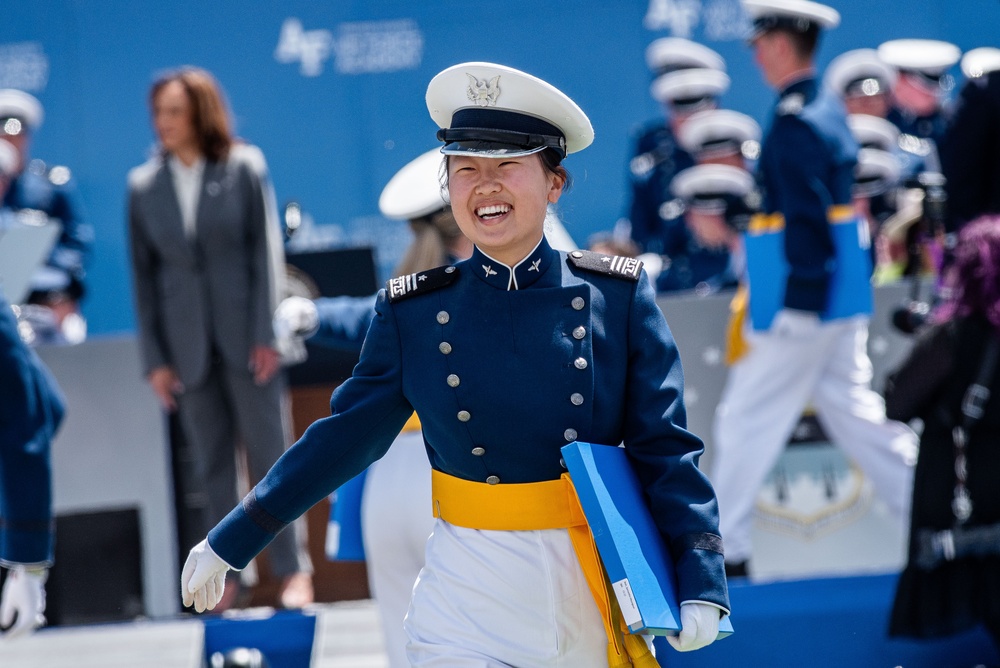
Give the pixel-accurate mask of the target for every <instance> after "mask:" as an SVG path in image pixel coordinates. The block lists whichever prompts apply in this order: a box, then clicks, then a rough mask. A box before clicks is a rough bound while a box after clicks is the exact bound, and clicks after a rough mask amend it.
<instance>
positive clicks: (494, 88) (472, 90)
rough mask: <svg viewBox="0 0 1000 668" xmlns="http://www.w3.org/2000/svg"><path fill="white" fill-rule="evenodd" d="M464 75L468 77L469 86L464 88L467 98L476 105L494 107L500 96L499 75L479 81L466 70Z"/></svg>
mask: <svg viewBox="0 0 1000 668" xmlns="http://www.w3.org/2000/svg"><path fill="white" fill-rule="evenodd" d="M465 75H466V76H467V77H469V87H468V88H467V89H465V92H466V95H468V96H469V99H470V100H471V101H472V102H473V103H475V104H476V106H478V107H495V106H496V104H497V98H498V97H500V75H499V74H498V75H496V76H495V77H493V78H492V79H490V80H489V81H480V80H479V79H477V78H476V77H474V76H472V75H471V74H469V73H468V72H466V73H465Z"/></svg>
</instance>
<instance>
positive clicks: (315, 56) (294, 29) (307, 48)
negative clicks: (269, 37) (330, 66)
mask: <svg viewBox="0 0 1000 668" xmlns="http://www.w3.org/2000/svg"><path fill="white" fill-rule="evenodd" d="M332 46H333V33H331V32H330V31H329V30H303V29H302V22H301V21H299V20H298V19H296V18H288V19H285V22H284V23H283V24H282V25H281V37H280V38H279V39H278V47H277V48H276V49H275V50H274V59H275V60H277V61H278V62H279V63H294V62H295V61H299V72H301V73H302V76H306V77H315V76H319V75H320V74H321V73H322V72H323V63H325V62H326V59H327V58H329V57H330V49H331V47H332Z"/></svg>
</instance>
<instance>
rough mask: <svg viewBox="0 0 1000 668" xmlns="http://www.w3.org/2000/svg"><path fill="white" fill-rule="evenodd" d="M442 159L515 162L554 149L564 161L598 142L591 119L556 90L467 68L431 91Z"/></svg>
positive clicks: (500, 69) (501, 71)
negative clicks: (446, 156)
mask: <svg viewBox="0 0 1000 668" xmlns="http://www.w3.org/2000/svg"><path fill="white" fill-rule="evenodd" d="M426 100H427V109H428V111H430V114H431V118H432V119H434V122H435V123H437V124H438V127H440V128H441V130H439V131H438V133H437V136H438V139H440V140H442V141H444V142H445V145H444V147H443V148H442V149H441V152H442V153H445V154H449V155H456V154H475V155H480V156H484V157H495V158H502V157H513V156H519V155H528V154H531V153H537V152H538V151H541V150H543V149H545V148H554V149H556V150H557V151H559V152H560V154H561V155H562V156H564V157H565V156H566V155H567V154H569V153H575V152H576V151H580V150H582V149H584V148H586V147H587V146H589V145H590V144H591V142H593V141H594V128H593V127H592V126H591V124H590V119H588V118H587V115H586V114H585V113H583V110H582V109H580V107H578V106H577V104H576V103H575V102H573V100H571V99H570V98H569V97H567V96H566V95H565V94H564V93H563V92H562V91H560V90H559V89H557V88H555V87H554V86H552V85H551V84H548V83H546V82H545V81H542V80H541V79H539V78H537V77H534V76H532V75H530V74H527V73H525V72H521V71H520V70H516V69H514V68H512V67H507V66H505V65H497V64H494V63H481V62H472V63H462V64H459V65H454V66H452V67H449V68H448V69H446V70H444V71H442V72H440V73H439V74H438V75H437V76H435V77H434V78H433V79H431V82H430V84H429V85H428V86H427V96H426Z"/></svg>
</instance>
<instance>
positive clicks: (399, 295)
mask: <svg viewBox="0 0 1000 668" xmlns="http://www.w3.org/2000/svg"><path fill="white" fill-rule="evenodd" d="M456 278H458V267H451V266H448V267H437V268H435V269H430V270H428V271H418V272H417V273H415V274H406V275H405V276H397V277H396V278H390V279H389V280H388V282H386V284H385V291H386V294H387V295H388V296H389V302H390V303H395V302H398V301H402V300H404V299H409V298H410V297H415V296H417V295H422V294H424V293H427V292H430V291H432V290H437V289H438V288H443V287H445V286H446V285H451V284H452V283H453V282H454V281H455V279H456Z"/></svg>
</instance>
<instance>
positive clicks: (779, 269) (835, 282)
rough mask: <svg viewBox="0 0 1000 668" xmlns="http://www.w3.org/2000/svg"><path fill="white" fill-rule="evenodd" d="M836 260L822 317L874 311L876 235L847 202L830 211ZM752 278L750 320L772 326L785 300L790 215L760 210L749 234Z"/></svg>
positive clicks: (760, 326)
mask: <svg viewBox="0 0 1000 668" xmlns="http://www.w3.org/2000/svg"><path fill="white" fill-rule="evenodd" d="M828 218H829V221H830V237H831V239H832V240H833V246H834V249H835V253H834V257H835V265H834V267H833V272H832V273H831V275H830V290H829V295H828V298H827V305H826V310H825V311H824V312H823V313H821V314H820V319H822V320H840V319H843V318H850V317H853V316H856V315H871V313H872V309H873V301H872V285H871V275H872V261H871V251H870V248H871V238H870V237H869V234H868V225H867V223H866V222H865V221H864V220H863V219H861V218H860V217H859V216H857V215H856V214H855V213H854V211H853V208H852V207H850V206H847V205H844V206H837V207H831V210H830V212H829V213H828ZM743 239H744V243H745V248H746V255H747V275H748V278H749V283H750V321H751V323H752V324H753V328H754V329H755V330H757V331H765V330H767V329H770V327H771V321H772V320H774V316H775V315H776V314H777V312H778V311H779V310H781V309H782V307H783V306H784V299H785V282H786V280H787V279H788V272H789V269H788V260H787V259H786V258H785V220H784V217H783V216H782V215H781V214H780V213H772V214H758V215H756V216H754V218H753V219H752V220H751V221H750V226H749V228H748V229H747V231H746V233H745V234H744V235H743Z"/></svg>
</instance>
